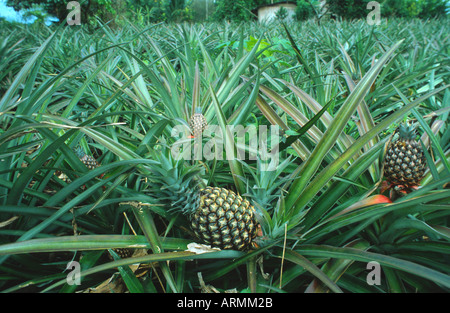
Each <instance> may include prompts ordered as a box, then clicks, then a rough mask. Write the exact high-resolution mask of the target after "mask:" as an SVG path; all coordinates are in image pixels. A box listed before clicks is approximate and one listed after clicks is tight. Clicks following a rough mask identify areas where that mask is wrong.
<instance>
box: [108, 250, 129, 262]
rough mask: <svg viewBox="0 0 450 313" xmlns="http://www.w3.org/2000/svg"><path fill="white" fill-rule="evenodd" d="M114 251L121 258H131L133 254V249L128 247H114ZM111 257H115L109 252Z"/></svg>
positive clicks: (111, 258)
mask: <svg viewBox="0 0 450 313" xmlns="http://www.w3.org/2000/svg"><path fill="white" fill-rule="evenodd" d="M113 251H114V252H115V253H117V255H118V256H120V258H121V259H126V258H131V257H132V256H133V249H128V248H114V249H113ZM109 259H110V260H113V259H114V258H113V257H112V256H111V254H109Z"/></svg>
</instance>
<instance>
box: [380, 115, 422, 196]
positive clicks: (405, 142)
mask: <svg viewBox="0 0 450 313" xmlns="http://www.w3.org/2000/svg"><path fill="white" fill-rule="evenodd" d="M397 131H398V134H399V138H398V139H397V140H395V141H394V142H391V143H390V144H389V146H388V149H387V152H386V156H385V159H384V176H385V178H386V179H387V180H388V181H389V182H390V183H391V184H393V185H401V186H405V187H407V188H410V187H415V186H418V185H419V183H420V181H421V180H422V178H423V175H424V173H425V169H426V167H427V164H426V158H425V155H424V153H423V149H422V146H421V145H420V143H419V142H417V141H416V140H415V138H416V133H415V129H414V127H413V126H407V125H404V124H402V125H400V127H399V128H398V129H397Z"/></svg>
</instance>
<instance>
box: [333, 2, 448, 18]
mask: <svg viewBox="0 0 450 313" xmlns="http://www.w3.org/2000/svg"><path fill="white" fill-rule="evenodd" d="M369 2H370V1H369V0H342V1H341V0H339V1H338V0H329V1H327V4H328V5H329V11H330V13H332V14H334V15H336V16H340V17H342V18H344V19H364V18H365V17H366V16H367V14H368V12H369V11H368V10H367V9H366V8H367V3H369ZM379 3H380V4H381V8H380V10H381V12H380V13H381V15H382V16H383V17H404V18H414V17H418V18H433V17H445V16H446V6H447V4H448V1H446V0H384V1H379Z"/></svg>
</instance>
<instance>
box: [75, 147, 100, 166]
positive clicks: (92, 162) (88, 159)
mask: <svg viewBox="0 0 450 313" xmlns="http://www.w3.org/2000/svg"><path fill="white" fill-rule="evenodd" d="M75 153H76V154H77V157H78V158H79V159H80V160H81V162H83V164H84V165H86V167H87V168H88V169H90V170H93V169H95V168H97V167H99V166H100V164H99V163H98V162H97V160H96V159H95V158H94V157H93V156H90V155H87V154H86V153H84V151H83V148H81V147H80V146H78V147H77V148H76V149H75Z"/></svg>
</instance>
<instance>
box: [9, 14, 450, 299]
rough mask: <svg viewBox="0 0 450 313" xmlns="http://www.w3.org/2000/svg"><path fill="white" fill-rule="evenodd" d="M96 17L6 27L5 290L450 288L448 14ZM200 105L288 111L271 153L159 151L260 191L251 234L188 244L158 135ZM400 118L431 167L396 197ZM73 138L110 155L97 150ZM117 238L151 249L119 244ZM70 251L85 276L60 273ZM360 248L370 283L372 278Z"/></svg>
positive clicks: (250, 114) (209, 179)
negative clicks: (268, 20) (377, 272)
mask: <svg viewBox="0 0 450 313" xmlns="http://www.w3.org/2000/svg"><path fill="white" fill-rule="evenodd" d="M95 26H96V30H95V31H93V30H92V29H90V28H87V25H81V26H80V27H65V28H63V27H62V26H61V28H59V29H56V28H54V27H43V28H42V31H41V32H38V33H36V32H34V31H33V30H34V28H32V27H30V26H28V25H10V24H8V27H0V58H1V61H2V62H1V63H0V66H1V71H0V73H1V75H2V76H1V77H0V78H1V80H0V82H1V88H2V92H1V95H2V96H1V98H0V159H1V160H2V162H0V290H1V291H2V292H22V291H28V292H34V291H36V292H56V291H59V292H80V291H88V290H95V291H100V290H103V291H108V292H109V291H110V290H113V291H116V289H115V288H113V287H116V286H117V285H120V284H121V285H123V286H124V288H126V290H128V291H130V292H142V291H146V292H199V291H200V290H201V288H202V287H203V288H206V287H208V286H209V288H212V287H211V286H213V287H214V288H216V289H215V290H219V291H225V290H229V289H234V288H235V289H236V290H237V291H252V292H255V291H257V292H274V291H275V292H305V291H306V292H329V291H332V292H411V293H416V292H448V291H449V290H450V283H449V281H450V278H449V275H450V268H449V266H448V256H449V255H450V245H449V243H448V242H449V240H450V235H449V234H450V231H449V217H450V215H449V212H450V211H449V204H448V198H449V191H448V182H449V177H450V176H449V175H450V165H449V164H450V154H449V141H448V138H449V131H448V120H449V119H448V116H449V110H448V103H449V99H450V93H449V91H448V81H449V73H448V68H447V64H448V59H449V57H448V44H449V42H448V41H449V38H448V36H447V32H446V29H447V28H446V27H447V26H446V25H445V24H443V23H442V22H441V21H435V20H430V21H426V22H424V21H421V20H412V21H408V20H398V19H390V20H389V23H387V24H386V25H381V26H379V27H373V26H370V25H368V24H367V23H366V22H365V21H328V22H326V21H325V22H324V23H322V24H321V25H317V24H316V23H314V22H313V21H312V20H310V21H306V22H302V23H290V24H289V25H286V28H284V27H283V25H281V24H275V25H271V26H270V27H269V26H264V25H260V24H258V23H244V24H241V25H236V24H233V23H204V24H202V25H199V24H187V23H186V24H175V23H165V24H163V23H161V24H146V23H145V22H142V24H126V25H123V27H119V28H111V27H109V26H108V25H105V24H97V25H95ZM411 47H414V50H411ZM194 108H202V112H204V115H205V117H206V118H207V120H208V124H210V125H220V127H221V128H225V126H226V125H243V126H250V125H255V126H260V125H264V126H270V125H276V126H279V128H280V132H281V133H282V135H283V137H282V139H281V140H282V142H281V144H280V147H281V148H280V151H279V161H280V163H279V167H277V168H276V170H275V171H267V169H268V165H269V164H268V162H265V161H264V160H263V159H262V158H261V154H260V153H258V154H257V155H258V156H259V157H260V158H259V159H256V160H252V159H248V158H246V159H244V160H236V159H229V160H225V159H218V158H217V159H213V160H206V159H205V160H201V161H199V162H197V161H196V160H180V161H179V163H177V166H174V167H173V168H172V169H169V170H168V171H171V173H170V175H171V177H172V176H174V177H179V178H180V180H181V181H182V182H181V184H182V183H183V182H185V181H189V180H191V179H192V181H194V180H195V181H197V179H198V181H199V182H201V183H202V184H207V185H210V186H216V187H227V188H230V189H233V190H235V191H239V192H240V193H241V195H242V196H244V197H247V198H248V199H249V200H251V201H252V203H253V204H254V205H255V207H256V208H257V209H258V216H259V217H260V220H261V223H262V232H263V236H262V237H260V238H259V240H258V244H259V245H260V247H259V248H258V249H255V250H252V251H249V252H240V251H232V250H223V251H208V252H206V253H201V254H197V253H194V252H192V251H186V250H187V249H188V244H190V243H192V242H193V241H195V238H194V237H193V236H192V234H191V232H190V231H189V225H188V223H187V221H186V220H185V219H184V218H183V217H182V216H179V215H177V214H174V213H173V212H171V210H170V207H171V205H170V201H163V200H164V199H161V198H159V197H158V192H159V191H160V190H157V189H156V190H155V188H157V184H155V181H154V180H155V177H154V175H153V172H152V170H154V168H155V164H158V162H165V161H164V158H160V157H158V156H159V155H158V152H159V151H160V150H159V148H161V147H166V148H170V147H171V146H172V145H173V144H174V142H175V141H177V140H178V137H174V136H173V134H172V130H173V129H174V128H175V126H178V125H180V124H185V123H186V122H187V121H188V120H189V117H190V115H191V113H192V112H193V111H195V110H194ZM402 119H408V120H412V121H413V122H414V123H415V124H416V125H418V127H417V134H418V136H420V138H421V141H422V142H423V145H424V147H426V151H427V161H428V165H429V171H427V173H426V174H425V178H424V179H423V181H422V183H421V186H420V188H419V189H417V190H413V191H411V192H409V193H407V194H400V195H399V196H398V197H397V198H395V199H394V198H392V199H389V198H388V196H390V195H389V192H385V193H383V194H380V193H381V192H382V190H381V188H380V187H381V186H382V181H383V177H382V173H383V169H382V164H381V160H383V156H384V153H385V152H384V150H385V147H386V144H387V142H388V140H389V139H390V136H391V134H392V132H393V131H394V130H395V129H396V128H397V126H398V124H399V123H400V122H401V121H402ZM271 138H272V137H271ZM249 139H250V138H247V137H246V138H245V145H246V146H248V143H249ZM224 140H226V142H227V144H228V145H229V146H233V145H236V146H237V145H238V144H239V142H236V141H235V138H233V137H232V136H230V135H228V134H226V136H225V138H224ZM78 145H79V146H81V147H82V148H83V150H84V151H85V152H86V153H88V154H90V155H92V156H93V157H95V158H96V159H97V160H98V162H99V163H100V164H101V165H100V166H99V167H97V168H95V169H93V170H88V169H87V168H86V166H85V165H84V164H83V163H82V162H81V161H80V160H79V158H78V156H77V155H76V153H75V152H74V149H73V148H75V147H77V146H78ZM247 152H250V148H248V151H247V150H246V153H247ZM158 165H159V164H158ZM168 167H169V168H170V167H171V166H170V164H169V165H168ZM195 168H199V169H201V171H198V173H197V171H193V170H192V169H195ZM62 174H64V175H65V176H64V175H62ZM177 175H178V176H177ZM192 175H198V176H195V177H194V176H192ZM176 187H177V186H173V188H176ZM178 187H180V186H178ZM159 194H161V192H159ZM155 195H156V196H155ZM116 248H133V249H137V250H138V251H136V252H141V253H142V254H140V255H135V256H133V257H132V258H126V259H119V258H118V256H117V255H115V254H114V253H111V254H113V258H112V259H111V258H108V256H107V254H108V251H109V250H112V249H116ZM72 260H76V261H79V262H80V265H81V268H82V272H81V285H80V286H69V285H67V284H66V276H67V274H68V270H67V269H66V266H67V264H68V262H69V261H72ZM260 260H263V261H264V262H262V261H260ZM369 261H376V262H378V263H380V265H381V267H382V273H383V275H382V279H381V285H379V286H369V285H368V284H367V282H366V277H367V274H368V273H367V270H366V265H367V262H369ZM133 264H140V265H139V271H135V269H136V265H134V266H133ZM128 265H131V267H130V268H128V267H127V266H128ZM260 267H261V268H260ZM260 269H261V270H260ZM245 271H247V275H245ZM116 273H117V274H116ZM199 273H201V275H199ZM118 275H120V277H121V278H122V279H118ZM104 284H107V285H106V288H104V289H101V288H100V287H101V286H104Z"/></svg>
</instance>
